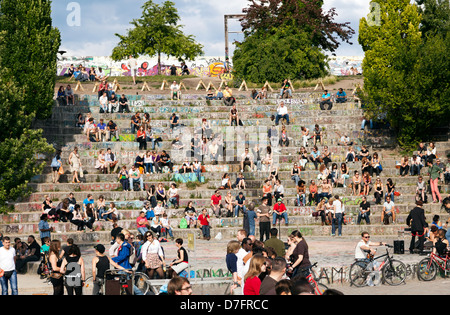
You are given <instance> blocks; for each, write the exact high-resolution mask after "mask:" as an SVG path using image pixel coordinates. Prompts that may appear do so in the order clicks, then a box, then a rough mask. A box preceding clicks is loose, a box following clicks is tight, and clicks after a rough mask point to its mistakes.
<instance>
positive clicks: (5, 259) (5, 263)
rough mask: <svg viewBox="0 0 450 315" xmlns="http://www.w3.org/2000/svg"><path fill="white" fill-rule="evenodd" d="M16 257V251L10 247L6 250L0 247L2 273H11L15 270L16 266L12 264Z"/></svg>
mask: <svg viewBox="0 0 450 315" xmlns="http://www.w3.org/2000/svg"><path fill="white" fill-rule="evenodd" d="M15 256H16V250H15V249H14V247H12V246H11V247H10V248H9V250H7V249H6V248H5V247H4V246H3V247H0V269H3V270H4V271H12V270H15V269H16V264H15V263H14V257H15Z"/></svg>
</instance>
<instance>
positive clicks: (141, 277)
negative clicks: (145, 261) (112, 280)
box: [83, 270, 150, 295]
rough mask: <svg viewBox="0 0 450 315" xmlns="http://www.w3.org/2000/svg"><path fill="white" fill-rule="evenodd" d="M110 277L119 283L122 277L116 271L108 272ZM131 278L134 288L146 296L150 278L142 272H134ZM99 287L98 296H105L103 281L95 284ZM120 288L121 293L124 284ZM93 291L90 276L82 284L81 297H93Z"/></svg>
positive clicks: (92, 279)
mask: <svg viewBox="0 0 450 315" xmlns="http://www.w3.org/2000/svg"><path fill="white" fill-rule="evenodd" d="M110 273H111V276H112V275H114V276H115V277H116V278H117V280H118V281H119V282H120V280H121V279H122V278H124V277H121V276H120V274H119V273H118V271H117V270H114V271H110ZM131 275H132V277H133V284H134V286H135V287H136V288H138V289H139V290H140V291H141V292H142V294H143V295H147V293H148V291H149V290H150V278H149V277H148V276H147V274H145V273H143V272H134V273H131ZM97 283H98V284H99V286H100V289H99V292H98V295H105V281H103V282H97ZM122 284H123V285H122V286H121V293H125V292H122V291H123V289H125V288H126V286H125V283H122ZM93 290H94V278H93V277H92V276H90V277H88V278H86V281H85V282H84V287H83V295H93Z"/></svg>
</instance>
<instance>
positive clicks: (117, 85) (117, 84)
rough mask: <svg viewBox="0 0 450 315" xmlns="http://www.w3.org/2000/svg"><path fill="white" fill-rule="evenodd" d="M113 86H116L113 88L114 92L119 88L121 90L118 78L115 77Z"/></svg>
mask: <svg viewBox="0 0 450 315" xmlns="http://www.w3.org/2000/svg"><path fill="white" fill-rule="evenodd" d="M113 86H114V88H113V91H114V92H117V91H118V90H121V88H120V84H119V82H118V81H117V79H114V81H113Z"/></svg>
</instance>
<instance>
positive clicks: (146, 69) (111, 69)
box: [57, 56, 225, 77]
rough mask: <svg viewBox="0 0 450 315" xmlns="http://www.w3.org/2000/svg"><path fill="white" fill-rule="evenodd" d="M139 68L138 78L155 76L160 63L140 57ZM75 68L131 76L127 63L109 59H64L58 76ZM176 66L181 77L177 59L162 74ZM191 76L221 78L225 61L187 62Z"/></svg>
mask: <svg viewBox="0 0 450 315" xmlns="http://www.w3.org/2000/svg"><path fill="white" fill-rule="evenodd" d="M137 62H138V65H139V68H138V70H137V76H155V75H157V74H158V62H157V59H156V58H148V57H140V58H138V59H137ZM71 64H73V65H74V67H78V66H79V65H82V66H83V67H85V68H86V69H87V70H88V71H89V70H90V69H91V67H94V68H95V69H96V70H97V69H98V68H102V70H103V72H104V73H105V74H106V75H109V76H131V71H130V69H129V68H128V65H127V61H126V60H123V61H117V62H116V61H114V60H112V59H111V58H109V57H92V56H87V57H64V58H63V59H62V60H59V61H58V68H57V69H58V70H57V75H59V76H63V75H65V74H66V73H67V71H68V69H69V67H70V65H71ZM172 65H175V66H176V68H177V75H181V66H180V62H179V61H178V60H177V59H173V58H171V59H167V60H166V61H164V62H163V63H162V64H161V74H162V75H170V72H171V71H170V68H171V67H172ZM186 65H187V66H188V68H189V72H190V74H191V75H195V76H200V77H219V76H221V75H222V74H223V73H224V72H225V61H224V60H222V58H221V57H200V58H198V59H196V60H195V61H193V62H192V63H189V62H186Z"/></svg>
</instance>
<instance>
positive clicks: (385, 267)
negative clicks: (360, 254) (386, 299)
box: [350, 245, 407, 287]
mask: <svg viewBox="0 0 450 315" xmlns="http://www.w3.org/2000/svg"><path fill="white" fill-rule="evenodd" d="M386 247H387V248H386V254H383V255H380V256H377V257H374V256H372V255H369V257H368V258H367V259H359V260H356V261H355V262H354V263H353V264H352V265H351V266H350V285H354V286H355V287H364V286H366V285H368V282H369V280H370V278H369V276H370V277H372V276H373V275H374V272H381V276H382V278H381V281H382V283H387V284H389V285H391V286H397V285H400V284H403V283H405V280H406V276H407V268H406V265H405V264H404V263H403V262H401V261H400V260H397V259H394V258H393V255H391V254H390V253H389V248H393V246H391V245H386ZM382 258H384V259H383V261H382V262H381V263H380V264H379V265H378V266H377V264H374V262H375V261H377V260H380V259H382Z"/></svg>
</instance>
